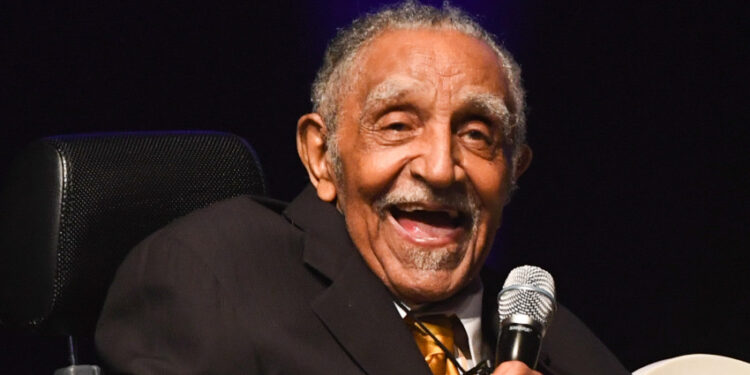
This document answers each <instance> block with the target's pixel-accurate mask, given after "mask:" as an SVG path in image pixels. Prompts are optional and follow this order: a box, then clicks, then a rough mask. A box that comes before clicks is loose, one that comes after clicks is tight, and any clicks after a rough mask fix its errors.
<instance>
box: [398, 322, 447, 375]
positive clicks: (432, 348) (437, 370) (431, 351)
mask: <svg viewBox="0 0 750 375" xmlns="http://www.w3.org/2000/svg"><path fill="white" fill-rule="evenodd" d="M405 320H406V322H407V324H408V325H409V329H410V330H411V333H412V335H413V336H414V340H415V341H416V343H417V346H418V347H419V350H420V351H421V352H422V355H423V356H424V359H425V362H427V365H428V366H429V367H430V370H431V371H432V374H433V375H458V370H457V369H456V367H455V366H454V365H453V363H452V362H451V361H449V360H448V358H447V356H446V354H445V352H444V351H443V349H442V348H440V346H439V345H438V344H437V343H435V340H434V339H433V338H432V337H431V336H430V335H429V334H428V333H427V332H425V331H424V329H422V327H420V326H419V325H418V324H417V323H416V322H415V321H414V319H413V318H412V317H410V316H407V317H406V319H405ZM419 321H420V322H422V325H423V326H424V327H425V328H427V329H428V330H429V331H430V332H431V333H432V334H433V335H434V336H435V337H436V338H437V339H438V340H440V343H442V344H443V346H444V347H445V348H447V349H448V350H449V351H452V350H453V323H452V321H451V319H450V318H449V317H447V316H445V315H430V316H425V317H420V318H419Z"/></svg>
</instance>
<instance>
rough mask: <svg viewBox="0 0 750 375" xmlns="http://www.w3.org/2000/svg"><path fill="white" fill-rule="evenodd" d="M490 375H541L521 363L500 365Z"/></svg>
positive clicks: (511, 362) (508, 362) (514, 362)
mask: <svg viewBox="0 0 750 375" xmlns="http://www.w3.org/2000/svg"><path fill="white" fill-rule="evenodd" d="M492 375H542V373H541V372H538V371H534V370H532V369H530V368H529V366H526V364H525V363H523V362H521V361H507V362H503V363H501V364H500V366H498V367H497V368H496V369H495V372H493V373H492Z"/></svg>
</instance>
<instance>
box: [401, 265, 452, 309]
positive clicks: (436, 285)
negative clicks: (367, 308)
mask: <svg viewBox="0 0 750 375" xmlns="http://www.w3.org/2000/svg"><path fill="white" fill-rule="evenodd" d="M454 271H455V270H422V269H410V270H408V271H407V272H405V275H403V276H406V278H405V279H404V280H390V282H389V283H388V287H389V289H391V292H392V293H394V295H395V296H396V297H397V298H399V299H400V300H401V301H403V302H406V303H408V304H423V303H429V302H437V301H442V300H444V299H447V298H449V297H451V296H453V295H454V294H456V293H458V292H459V291H460V290H461V289H462V288H463V287H464V284H465V282H461V278H459V279H458V280H456V279H455V276H456V275H455V274H454Z"/></svg>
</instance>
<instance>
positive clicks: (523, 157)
mask: <svg viewBox="0 0 750 375" xmlns="http://www.w3.org/2000/svg"><path fill="white" fill-rule="evenodd" d="M519 147H520V149H519V150H518V153H517V154H516V155H515V156H514V159H515V160H513V182H517V181H518V178H519V177H521V175H522V174H523V173H524V172H526V170H527V169H529V165H531V158H532V156H533V153H532V152H531V147H529V145H527V144H522V145H520V146H519Z"/></svg>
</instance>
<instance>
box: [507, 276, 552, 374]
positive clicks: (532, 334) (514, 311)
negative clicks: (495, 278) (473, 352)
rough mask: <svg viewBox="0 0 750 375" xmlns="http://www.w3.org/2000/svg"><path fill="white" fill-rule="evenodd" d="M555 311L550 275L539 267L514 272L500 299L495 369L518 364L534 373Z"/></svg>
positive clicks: (508, 279)
mask: <svg viewBox="0 0 750 375" xmlns="http://www.w3.org/2000/svg"><path fill="white" fill-rule="evenodd" d="M556 309H557V303H556V302H555V281H554V280H553V279H552V275H550V274H549V272H547V271H545V270H543V269H541V268H539V267H536V266H521V267H516V268H514V269H513V270H511V271H510V273H509V274H508V278H507V279H505V284H503V289H502V290H501V291H500V293H498V295H497V312H498V314H499V316H500V334H499V335H498V337H497V350H496V352H495V365H496V366H497V365H500V363H502V362H505V361H514V360H515V361H521V362H523V363H525V364H526V365H527V366H529V368H531V369H535V368H536V364H537V361H538V360H539V350H540V347H541V344H542V337H544V333H545V331H546V330H547V327H549V324H550V322H551V321H552V316H553V315H554V313H555V310H556Z"/></svg>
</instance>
